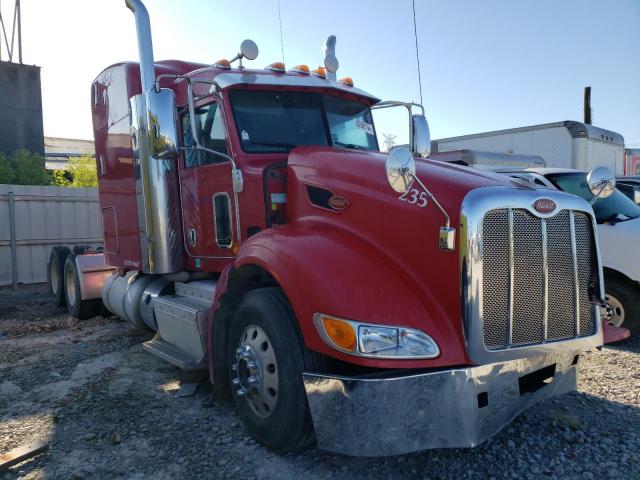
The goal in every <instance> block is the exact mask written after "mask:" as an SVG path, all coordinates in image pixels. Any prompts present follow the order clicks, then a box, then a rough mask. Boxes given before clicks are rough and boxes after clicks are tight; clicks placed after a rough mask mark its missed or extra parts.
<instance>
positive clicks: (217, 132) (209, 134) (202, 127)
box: [182, 103, 227, 167]
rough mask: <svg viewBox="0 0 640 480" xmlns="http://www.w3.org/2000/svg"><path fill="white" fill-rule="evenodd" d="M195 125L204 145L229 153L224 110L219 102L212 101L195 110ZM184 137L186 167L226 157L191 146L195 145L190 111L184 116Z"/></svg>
mask: <svg viewBox="0 0 640 480" xmlns="http://www.w3.org/2000/svg"><path fill="white" fill-rule="evenodd" d="M195 125H196V134H197V135H198V140H199V141H200V144H201V145H202V146H203V147H206V148H208V149H209V150H214V151H216V152H220V153H224V154H225V155H226V154H227V141H226V137H225V131H224V123H223V120H222V112H221V110H220V109H219V108H218V104H217V103H211V104H209V105H206V106H204V107H200V108H197V109H196V111H195ZM182 137H183V138H182V139H183V145H184V146H185V148H187V150H185V151H184V162H185V166H186V167H197V166H202V165H209V164H211V163H218V162H224V161H225V159H224V158H222V157H219V156H217V155H214V154H212V153H209V152H204V151H202V150H196V149H195V148H189V147H193V146H195V143H196V142H195V141H194V139H193V134H192V130H191V118H190V116H189V113H185V114H184V116H183V117H182Z"/></svg>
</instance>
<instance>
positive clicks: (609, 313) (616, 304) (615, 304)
mask: <svg viewBox="0 0 640 480" xmlns="http://www.w3.org/2000/svg"><path fill="white" fill-rule="evenodd" d="M604 301H605V306H604V312H603V313H604V319H605V320H606V321H607V323H608V324H609V325H611V326H614V327H621V326H622V325H623V324H624V317H625V312H624V305H622V302H620V300H618V299H617V298H616V297H614V296H612V295H609V294H608V293H607V294H605V296H604Z"/></svg>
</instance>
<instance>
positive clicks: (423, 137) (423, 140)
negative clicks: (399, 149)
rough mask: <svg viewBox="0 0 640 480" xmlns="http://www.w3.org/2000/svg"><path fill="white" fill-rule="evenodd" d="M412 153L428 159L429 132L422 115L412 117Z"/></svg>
mask: <svg viewBox="0 0 640 480" xmlns="http://www.w3.org/2000/svg"><path fill="white" fill-rule="evenodd" d="M411 123H412V125H413V152H414V153H415V154H416V155H419V156H421V157H428V156H429V154H430V153H431V132H430V131H429V123H428V122H427V118H426V117H425V116H424V115H412V117H411Z"/></svg>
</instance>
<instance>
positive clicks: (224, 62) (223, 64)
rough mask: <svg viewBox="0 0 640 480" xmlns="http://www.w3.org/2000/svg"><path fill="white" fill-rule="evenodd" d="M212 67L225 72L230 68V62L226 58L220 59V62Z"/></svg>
mask: <svg viewBox="0 0 640 480" xmlns="http://www.w3.org/2000/svg"><path fill="white" fill-rule="evenodd" d="M213 67H214V68H224V69H225V70H228V69H230V68H231V62H230V61H229V60H227V59H226V58H221V59H220V60H218V61H217V62H216V63H214V64H213Z"/></svg>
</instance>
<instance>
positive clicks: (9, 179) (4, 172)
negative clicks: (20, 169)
mask: <svg viewBox="0 0 640 480" xmlns="http://www.w3.org/2000/svg"><path fill="white" fill-rule="evenodd" d="M14 178H15V172H14V171H13V167H11V162H10V160H9V159H8V158H7V157H6V156H5V154H4V153H0V183H7V184H9V183H13V179H14Z"/></svg>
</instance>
